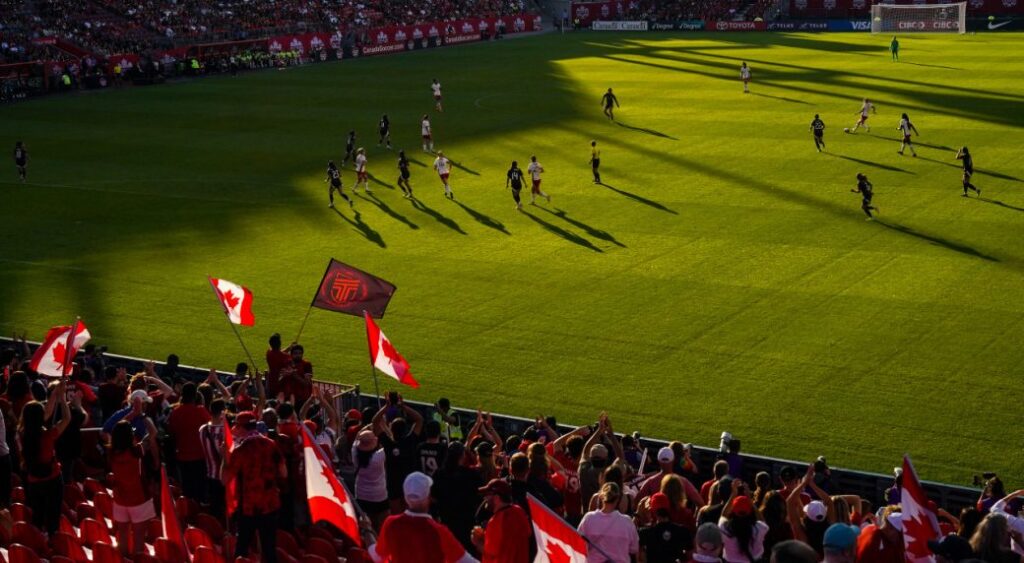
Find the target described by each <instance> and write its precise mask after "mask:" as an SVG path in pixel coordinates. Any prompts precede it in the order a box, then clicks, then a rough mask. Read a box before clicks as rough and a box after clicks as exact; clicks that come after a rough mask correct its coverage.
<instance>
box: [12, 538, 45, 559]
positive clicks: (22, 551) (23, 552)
mask: <svg viewBox="0 0 1024 563" xmlns="http://www.w3.org/2000/svg"><path fill="white" fill-rule="evenodd" d="M7 560H8V561H10V562H11V563H42V559H40V558H39V554H38V553H36V552H35V550H33V549H32V548H31V547H28V546H25V545H22V544H20V543H12V544H11V545H10V547H8V548H7Z"/></svg>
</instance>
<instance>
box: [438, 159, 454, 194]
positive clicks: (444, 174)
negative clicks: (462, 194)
mask: <svg viewBox="0 0 1024 563" xmlns="http://www.w3.org/2000/svg"><path fill="white" fill-rule="evenodd" d="M434 170H437V175H438V176H439V177H440V178H441V183H442V184H444V197H449V198H451V199H455V193H454V192H453V191H452V187H451V186H449V185H448V175H449V174H451V171H452V163H451V161H450V160H448V159H447V158H446V157H445V156H444V153H443V152H441V151H437V158H435V159H434Z"/></svg>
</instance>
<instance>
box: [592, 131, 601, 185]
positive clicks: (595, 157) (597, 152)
mask: <svg viewBox="0 0 1024 563" xmlns="http://www.w3.org/2000/svg"><path fill="white" fill-rule="evenodd" d="M600 167H601V149H599V148H597V141H590V171H591V172H593V173H594V183H595V184H600V183H601V171H600V170H598V168H600Z"/></svg>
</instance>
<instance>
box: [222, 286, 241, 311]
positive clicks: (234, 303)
mask: <svg viewBox="0 0 1024 563" xmlns="http://www.w3.org/2000/svg"><path fill="white" fill-rule="evenodd" d="M221 299H223V300H224V304H225V305H227V307H228V309H234V308H235V307H238V302H239V301H240V300H239V298H238V297H235V294H234V293H231V290H230V289H229V290H227V291H225V292H224V293H222V294H221Z"/></svg>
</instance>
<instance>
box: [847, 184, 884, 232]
mask: <svg viewBox="0 0 1024 563" xmlns="http://www.w3.org/2000/svg"><path fill="white" fill-rule="evenodd" d="M850 191H851V192H853V193H855V194H860V195H861V201H860V208H861V209H863V210H864V213H865V214H866V215H867V216H868V221H870V220H872V219H874V217H873V216H872V215H871V212H872V211H874V212H875V213H878V208H877V207H875V206H873V205H871V198H872V197H874V195H875V187H874V186H872V185H871V182H869V181H868V177H867V176H865V175H863V174H857V189H855V190H850Z"/></svg>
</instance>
